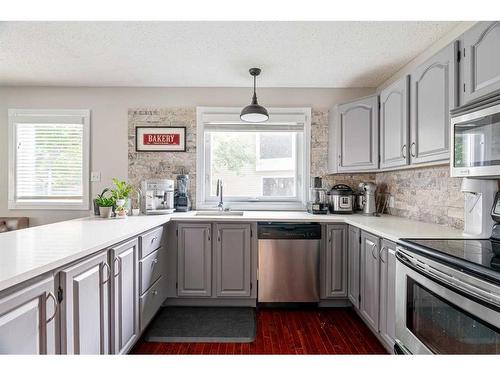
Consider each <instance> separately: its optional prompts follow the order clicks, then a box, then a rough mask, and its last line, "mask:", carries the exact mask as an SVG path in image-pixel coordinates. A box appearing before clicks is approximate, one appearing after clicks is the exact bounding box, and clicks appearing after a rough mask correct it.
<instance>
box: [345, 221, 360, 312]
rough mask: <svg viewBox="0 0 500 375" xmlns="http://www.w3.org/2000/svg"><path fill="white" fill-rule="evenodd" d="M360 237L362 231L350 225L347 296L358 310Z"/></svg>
mask: <svg viewBox="0 0 500 375" xmlns="http://www.w3.org/2000/svg"><path fill="white" fill-rule="evenodd" d="M360 236H361V231H360V230H359V228H357V227H354V226H352V225H349V238H348V241H347V243H348V248H347V264H348V272H347V296H348V297H349V300H350V301H351V303H352V304H353V306H354V307H355V308H357V309H359V276H360V275H359V266H360V246H361V241H360V239H361V237H360Z"/></svg>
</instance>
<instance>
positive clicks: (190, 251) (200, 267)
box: [177, 223, 212, 297]
mask: <svg viewBox="0 0 500 375" xmlns="http://www.w3.org/2000/svg"><path fill="white" fill-rule="evenodd" d="M177 237H178V238H177V241H178V248H177V295H178V296H180V297H210V296H211V295H212V238H211V224H208V223H203V224H201V223H181V224H178V226H177Z"/></svg>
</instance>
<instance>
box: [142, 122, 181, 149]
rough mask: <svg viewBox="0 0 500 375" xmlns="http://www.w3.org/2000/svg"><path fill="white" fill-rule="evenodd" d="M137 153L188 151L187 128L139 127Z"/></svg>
mask: <svg viewBox="0 0 500 375" xmlns="http://www.w3.org/2000/svg"><path fill="white" fill-rule="evenodd" d="M135 135H136V151H186V128H185V127H166V126H154V127H145V126H138V127H136V129H135Z"/></svg>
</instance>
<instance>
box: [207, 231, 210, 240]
mask: <svg viewBox="0 0 500 375" xmlns="http://www.w3.org/2000/svg"><path fill="white" fill-rule="evenodd" d="M207 233H208V240H209V241H210V229H209V230H208V232H207Z"/></svg>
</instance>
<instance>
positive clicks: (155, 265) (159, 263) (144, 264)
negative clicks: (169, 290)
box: [139, 247, 165, 294]
mask: <svg viewBox="0 0 500 375" xmlns="http://www.w3.org/2000/svg"><path fill="white" fill-rule="evenodd" d="M164 259H165V251H164V249H163V248H162V247H160V248H159V249H158V250H155V251H153V252H152V253H151V254H149V255H148V256H147V257H145V258H143V259H141V260H140V261H139V278H140V280H141V284H140V294H142V293H144V292H145V291H146V290H148V289H149V287H150V286H151V285H153V283H154V282H155V281H156V280H158V279H159V278H160V276H161V275H162V274H163V272H164V265H165V260H164Z"/></svg>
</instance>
